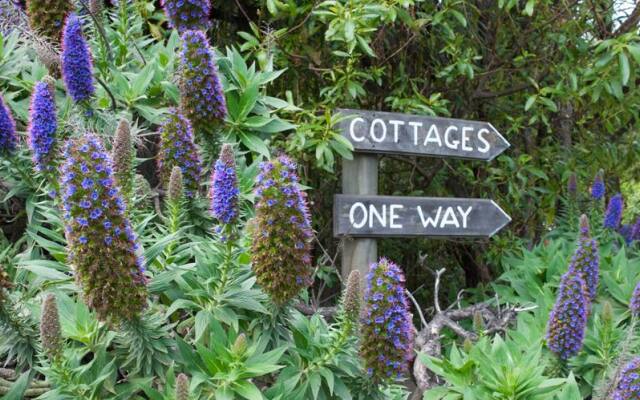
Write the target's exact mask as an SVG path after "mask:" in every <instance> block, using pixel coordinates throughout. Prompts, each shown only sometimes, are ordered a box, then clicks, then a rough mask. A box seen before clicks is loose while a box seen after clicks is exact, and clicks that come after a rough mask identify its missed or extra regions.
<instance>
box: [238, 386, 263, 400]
mask: <svg viewBox="0 0 640 400" xmlns="http://www.w3.org/2000/svg"><path fill="white" fill-rule="evenodd" d="M233 390H234V391H235V392H236V393H238V394H239V395H240V396H242V397H244V398H245V399H248V400H262V399H263V396H262V392H260V389H258V388H257V387H256V385H254V384H253V383H251V382H249V381H240V382H236V383H235V385H234V387H233Z"/></svg>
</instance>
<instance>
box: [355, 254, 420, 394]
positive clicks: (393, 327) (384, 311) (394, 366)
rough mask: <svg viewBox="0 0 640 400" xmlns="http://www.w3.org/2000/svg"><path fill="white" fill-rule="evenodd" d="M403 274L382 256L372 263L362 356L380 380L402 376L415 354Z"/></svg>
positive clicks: (365, 293)
mask: <svg viewBox="0 0 640 400" xmlns="http://www.w3.org/2000/svg"><path fill="white" fill-rule="evenodd" d="M404 280H405V279H404V274H403V273H402V270H401V269H400V267H398V266H397V265H396V264H395V263H393V262H391V261H389V260H387V259H386V258H381V259H380V261H378V262H377V263H373V264H371V266H370V268H369V273H368V274H367V280H366V288H365V292H364V310H363V315H362V326H361V336H362V337H361V344H360V355H361V357H362V359H363V360H364V364H365V367H366V369H367V373H368V374H369V376H370V377H371V378H372V379H373V380H374V381H377V382H388V381H392V380H395V379H396V378H400V377H402V375H403V374H404V373H406V372H407V366H408V364H409V361H410V360H411V358H412V356H413V336H414V332H413V325H412V323H411V318H412V317H411V313H410V312H409V306H408V303H407V295H406V293H405V283H404Z"/></svg>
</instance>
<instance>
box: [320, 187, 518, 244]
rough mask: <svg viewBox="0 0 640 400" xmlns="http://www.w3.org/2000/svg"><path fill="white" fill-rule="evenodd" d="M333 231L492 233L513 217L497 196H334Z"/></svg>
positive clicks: (409, 234) (350, 233) (449, 234)
mask: <svg viewBox="0 0 640 400" xmlns="http://www.w3.org/2000/svg"><path fill="white" fill-rule="evenodd" d="M333 216H334V218H333V232H334V235H335V236H353V237H412V236H428V237H438V236H447V237H476V238H477V237H491V236H493V235H494V234H495V233H496V232H498V231H499V230H500V229H502V228H503V227H504V226H505V225H507V224H508V223H509V222H510V221H511V217H509V216H508V215H507V214H506V213H505V212H504V211H503V210H502V209H501V208H500V207H499V206H498V205H497V204H496V203H494V202H493V200H483V199H459V198H438V197H403V196H365V195H344V194H337V195H335V197H334V211H333Z"/></svg>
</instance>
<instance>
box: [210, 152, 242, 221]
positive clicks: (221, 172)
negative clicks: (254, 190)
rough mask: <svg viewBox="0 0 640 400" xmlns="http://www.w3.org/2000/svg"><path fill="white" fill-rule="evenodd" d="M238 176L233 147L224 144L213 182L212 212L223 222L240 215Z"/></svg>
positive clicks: (215, 167)
mask: <svg viewBox="0 0 640 400" xmlns="http://www.w3.org/2000/svg"><path fill="white" fill-rule="evenodd" d="M239 193H240V191H239V190H238V178H237V176H236V162H235V156H234V154H233V148H232V147H231V145H229V144H224V145H223V146H222V149H221V150H220V157H219V158H218V160H216V163H215V166H214V171H213V178H212V182H211V212H212V213H213V216H214V217H215V218H216V219H217V220H218V221H220V222H221V223H223V224H230V223H232V222H233V221H235V219H236V218H237V217H238V195H239Z"/></svg>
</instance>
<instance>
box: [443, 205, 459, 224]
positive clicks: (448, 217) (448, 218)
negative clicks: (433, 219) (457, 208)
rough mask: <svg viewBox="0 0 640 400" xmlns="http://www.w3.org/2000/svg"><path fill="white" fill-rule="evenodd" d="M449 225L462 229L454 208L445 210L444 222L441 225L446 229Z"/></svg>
mask: <svg viewBox="0 0 640 400" xmlns="http://www.w3.org/2000/svg"><path fill="white" fill-rule="evenodd" d="M447 225H453V226H455V227H456V228H460V224H459V223H458V218H456V214H455V213H454V212H453V207H447V209H446V210H445V212H444V216H443V217H442V222H441V223H440V228H444V227H445V226H447Z"/></svg>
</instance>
